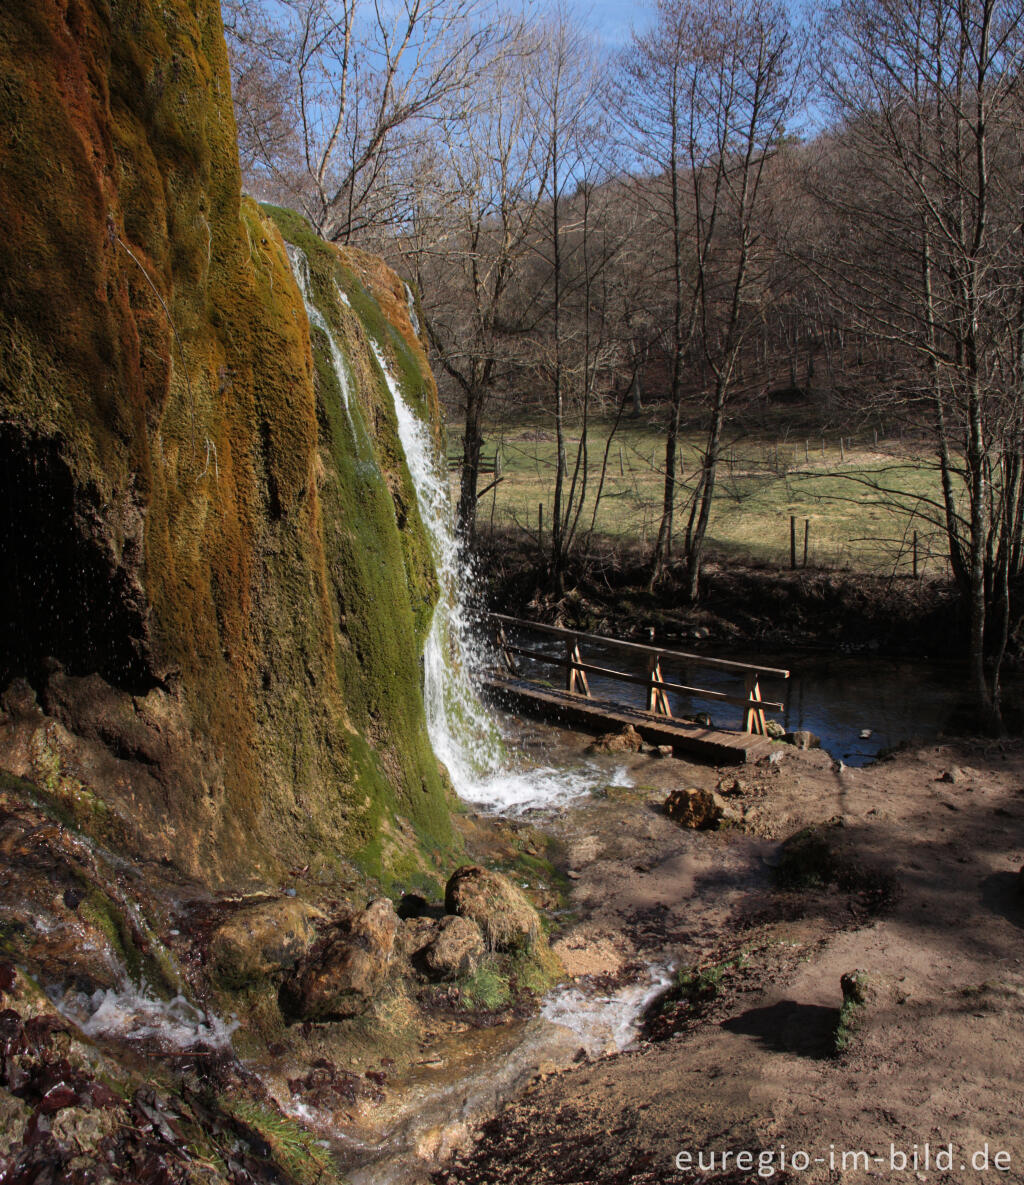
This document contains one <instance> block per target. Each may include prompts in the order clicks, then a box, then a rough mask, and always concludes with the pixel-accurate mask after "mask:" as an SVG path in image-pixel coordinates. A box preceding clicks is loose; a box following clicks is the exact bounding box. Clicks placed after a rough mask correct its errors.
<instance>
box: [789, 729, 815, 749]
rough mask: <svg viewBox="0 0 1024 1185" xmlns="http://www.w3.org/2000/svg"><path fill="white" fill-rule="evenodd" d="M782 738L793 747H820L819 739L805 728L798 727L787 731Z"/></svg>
mask: <svg viewBox="0 0 1024 1185" xmlns="http://www.w3.org/2000/svg"><path fill="white" fill-rule="evenodd" d="M784 739H785V740H786V741H787V742H788V743H789V744H791V745H792V746H793V747H794V748H795V749H820V748H821V740H820V738H818V737H816V736H815V735H814V733H813V732H808V731H807V729H806V728H799V729H797V731H796V732H787V733H786V734H785V737H784Z"/></svg>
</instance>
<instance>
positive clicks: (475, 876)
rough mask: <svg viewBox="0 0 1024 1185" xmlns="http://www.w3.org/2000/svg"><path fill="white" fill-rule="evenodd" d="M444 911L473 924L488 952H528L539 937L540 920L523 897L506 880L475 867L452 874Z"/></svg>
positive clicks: (446, 890) (464, 867) (466, 866)
mask: <svg viewBox="0 0 1024 1185" xmlns="http://www.w3.org/2000/svg"><path fill="white" fill-rule="evenodd" d="M444 907H445V909H446V910H447V911H448V913H451V914H457V915H458V916H459V917H464V918H469V919H470V920H471V921H474V922H476V924H477V925H478V926H479V927H480V930H481V933H482V934H483V936H484V940H485V942H486V943H487V946H488V948H489V949H491V950H529V949H531V948H532V947H533V946H534V944H535V943H536V941H537V939H538V938H539V937H540V932H541V930H540V918H539V917H538V915H537V911H536V910H535V909H534V908H533V906H532V905H531V904H530V903H529V901H527V900H526V898H525V897H524V896H523V894H522V893H521V892H520V891H519V890H518V889H517V888H516V887H515V885H513V884H512V882H511V881H510V880H509V879H508V877H505V876H502V875H501V873H500V872H491V871H490V870H489V869H486V868H481V867H480V866H479V865H476V864H468V865H464V866H463V867H462V868H457V869H456V870H455V872H454V873H452V876H451V879H450V880H449V881H448V885H447V887H446V888H445V894H444Z"/></svg>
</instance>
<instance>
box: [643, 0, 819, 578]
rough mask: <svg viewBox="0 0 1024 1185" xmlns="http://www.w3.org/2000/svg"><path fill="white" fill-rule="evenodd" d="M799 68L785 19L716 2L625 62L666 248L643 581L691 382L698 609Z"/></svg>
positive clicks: (692, 559)
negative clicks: (773, 168)
mask: <svg viewBox="0 0 1024 1185" xmlns="http://www.w3.org/2000/svg"><path fill="white" fill-rule="evenodd" d="M796 67H797V60H796V55H795V53H794V47H793V34H792V31H791V28H790V24H789V21H788V18H787V15H786V11H785V9H784V8H783V7H782V6H781V5H778V4H775V3H773V2H772V0H727V2H726V3H725V4H723V5H720V6H718V7H717V8H716V10H715V11H714V12H713V13H710V14H709V13H708V12H707V10H706V9H705V8H704V7H703V6H698V5H697V4H695V3H692V2H691V0H660V2H659V5H658V19H657V22H656V24H655V26H654V28H653V29H652V30H651V31H650V32H649V33H647V34H644V35H642V36H638V37H635V38H634V42H633V45H632V46H631V48H630V50H629V52H628V54H627V56H626V58H625V60H624V63H623V84H622V85H623V94H624V96H625V97H627V98H628V100H629V101H628V103H624V104H623V108H624V110H625V111H626V112H627V127H628V130H629V133H630V138H631V142H632V144H633V146H634V149H635V151H636V152H637V153H638V154H639V155H641V156H642V158H643V159H644V160H646V161H647V162H648V166H649V168H651V170H652V172H653V176H652V177H651V178H649V179H648V180H646V181H645V182H644V183H643V192H644V193H645V194H646V195H647V196H648V197H649V200H650V201H651V202H652V204H653V207H654V209H655V210H656V211H657V213H658V215H659V216H660V219H661V221H662V224H663V226H664V230H665V233H666V237H667V238H668V240H669V243H670V253H669V261H670V285H671V291H672V347H671V380H670V391H669V410H668V423H667V425H666V438H665V440H666V443H665V462H664V494H663V501H662V514H661V522H660V526H659V530H658V538H657V541H656V543H655V547H654V553H653V556H652V560H651V582H652V584H653V583H655V582H656V581H657V580H658V579H659V578H660V576H661V574H662V572H663V570H664V566H665V564H666V562H667V560H668V558H669V557H670V555H671V553H672V542H673V527H674V516H675V509H676V501H677V491H676V483H677V474H676V470H677V450H678V437H679V430H680V414H681V411H682V407H683V402H684V397H685V396H686V394H687V390H688V383H687V375H686V372H687V371H690V372H691V373H690V376H689V378H690V383H689V387H690V388H691V389H692V387H693V385H694V381H693V380H694V379H697V381H698V383H699V384H700V385H702V386H705V387H706V388H708V389H706V390H705V397H706V399H707V404H708V416H707V426H706V436H705V445H704V450H703V456H702V459H701V464H700V468H699V472H698V474H697V483H696V488H695V491H694V492H693V494H692V500H691V514H690V517H689V521H688V524H687V530H686V543H685V561H686V567H687V586H688V590H689V595H690V597H691V599H696V597H697V592H698V583H699V577H700V567H701V561H702V557H703V550H704V540H705V538H706V534H707V528H708V523H709V520H710V513H711V506H712V501H713V498H714V492H715V480H716V474H717V467H718V461H719V455H720V450H721V443H722V430H723V425H724V416H725V407H726V402H727V398H728V394H729V391H730V389H731V385H732V382H733V379H734V372H735V366H736V361H737V358H738V355H739V350H740V347H741V345H742V342H743V337H744V333H745V332H746V331H747V328H748V326H749V324H750V318H749V316H748V308H747V305H748V301H749V292H750V289H751V286H752V284H753V283H754V281H755V280H756V278H757V275H756V273H757V270H758V267H759V252H760V251H761V249H762V246H763V244H761V243H760V242H759V233H758V223H759V221H760V220H761V219H762V218H763V217H764V200H763V190H762V185H761V182H762V177H763V175H764V169H765V165H766V162H767V161H768V160H769V159H770V157H771V156H772V154H773V153H774V152H775V151H776V150H777V148H778V146H779V144H780V142H781V139H782V136H783V133H784V132H785V126H786V120H787V118H788V117H789V116H790V115H791V114H792V112H793V109H794V106H795V103H796V96H795V90H794V87H795V81H794V79H795V74H796Z"/></svg>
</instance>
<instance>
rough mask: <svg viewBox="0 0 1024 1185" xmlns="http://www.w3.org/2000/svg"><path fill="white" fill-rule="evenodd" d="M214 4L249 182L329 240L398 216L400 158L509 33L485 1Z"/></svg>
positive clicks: (401, 205)
mask: <svg viewBox="0 0 1024 1185" xmlns="http://www.w3.org/2000/svg"><path fill="white" fill-rule="evenodd" d="M223 5H224V10H225V16H226V20H225V27H226V30H227V32H228V44H229V49H230V50H231V54H232V61H233V65H234V69H235V74H236V78H241V79H242V80H243V81H244V82H245V83H246V84H247V85H246V86H243V87H239V89H238V95H237V106H238V109H239V117H240V118H239V123H240V125H241V126H242V128H243V130H244V131H245V136H244V141H245V144H246V146H247V149H248V152H249V155H250V158H251V167H250V170H249V174H248V180H249V182H250V183H251V184H253V185H254V186H255V187H256V188H257V190H258V191H259V193H260V196H269V197H274V198H276V199H278V200H283V201H287V202H289V203H290V204H294V205H296V206H297V207H298V208H300V209H301V210H302V212H303V213H304V214H305V215H306V216H307V217H308V218H309V220H310V222H312V224H313V226H314V227H315V228H316V230H317V232H318V233H319V234H321V235H322V236H323V237H324V238H326V239H330V240H332V241H336V242H337V241H349V240H350V239H351V238H352V236H353V235H358V234H360V233H362V232H365V231H366V230H367V229H369V228H372V227H375V226H377V225H379V224H380V223H381V222H382V221H383V222H386V223H387V224H388V225H391V226H394V225H395V223H396V222H397V221H398V220H399V219H400V218H401V217H402V215H403V214H404V212H405V201H404V199H405V196H406V195H405V193H404V192H403V191H402V190H401V189H400V187H399V186H398V182H399V180H400V179H401V178H402V177H403V176H404V175H405V173H404V170H403V169H402V159H403V157H406V156H408V155H409V154H411V153H414V152H415V146H414V145H415V140H416V138H417V136H422V134H423V133H424V129H425V128H426V127H428V126H429V125H430V124H432V123H433V121H435V120H436V119H438V118H439V117H440V116H441V114H442V112H443V107H444V104H445V102H446V101H447V100H448V99H450V98H451V97H452V96H454V95H457V94H463V95H464V93H465V86H466V82H467V80H468V79H469V78H471V77H472V76H473V75H474V73H475V72H476V70H477V69H478V68H479V66H480V65H481V63H482V62H483V61H484V60H485V58H486V57H487V54H488V51H489V50H490V48H491V47H492V46H494V45H495V44H497V43H500V41H501V39H502V36H503V33H504V32H505V31H506V28H507V25H506V22H505V21H504V19H503V18H501V17H500V16H499V15H498V12H497V10H496V8H495V7H494V6H493V5H492V3H491V0H398V2H397V3H395V4H387V5H385V4H383V3H380V2H379V0H373V2H372V3H370V2H368V0H223ZM254 93H255V94H256V95H258V96H259V97H260V98H261V99H264V98H265V99H266V102H265V103H260V104H255V105H248V106H247V105H246V103H247V101H248V100H251V97H252V95H253V94H254ZM261 109H262V110H261ZM286 120H287V121H288V122H289V123H290V130H289V133H288V134H282V126H279V125H283V123H284V122H285V121H286Z"/></svg>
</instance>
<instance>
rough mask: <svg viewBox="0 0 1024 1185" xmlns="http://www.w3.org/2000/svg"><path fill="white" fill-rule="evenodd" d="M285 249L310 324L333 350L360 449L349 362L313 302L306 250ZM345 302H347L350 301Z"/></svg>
mask: <svg viewBox="0 0 1024 1185" xmlns="http://www.w3.org/2000/svg"><path fill="white" fill-rule="evenodd" d="M285 250H286V251H287V252H288V262H289V263H290V264H291V268H292V275H293V276H294V277H295V283H296V284H298V286H299V291H300V292H301V293H302V303H303V304H304V305H305V307H306V317H307V318H308V320H309V323H310V325H315V326H316V328H317V329H319V330H320V331H321V333H323V334H324V335H325V336H326V338H327V343H328V346H329V347H330V351H331V361H332V362H333V364H334V373H335V374H336V375H337V378H338V386H339V387H340V388H341V402H342V404H343V405H344V407H345V415H346V416H347V417H348V426H349V427H350V428H351V429H352V439H353V440H354V441H355V443H356V449H357V451H358V449H359V434H358V433H357V432H356V425H355V421H354V420H353V419H352V409H351V407H350V406H349V404H350V402H351V395H350V389H349V388H350V383H349V372H348V363H347V362H346V361H345V356H344V355H343V354H342V352H341V350H340V349H339V348H338V343H337V342H336V341H335V340H334V334H333V333H332V332H331V328H330V326H329V325H328V324H327V319H326V318H325V317H324V315H323V313H321V312H320V310H319V309H318V308H317V307H316V305H315V304H314V303H313V284H312V280H311V278H310V274H309V260H308V259H307V258H306V253H305V251H303V250H302V248H301V247H295V246H293V245H292V244H291V243H285ZM338 293H339V295H341V289H338ZM345 303H346V304H347V303H348V301H346V302H345Z"/></svg>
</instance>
